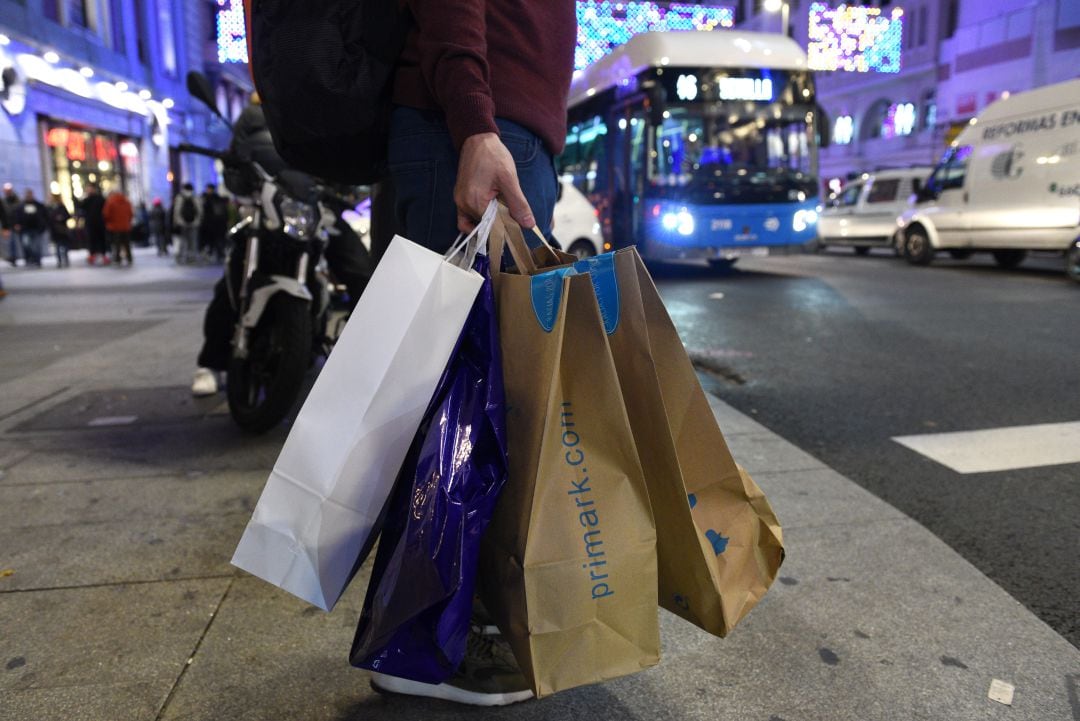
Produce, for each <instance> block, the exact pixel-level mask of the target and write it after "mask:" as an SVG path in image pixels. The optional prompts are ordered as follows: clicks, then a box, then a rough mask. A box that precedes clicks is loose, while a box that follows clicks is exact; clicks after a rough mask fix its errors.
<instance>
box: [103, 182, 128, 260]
mask: <svg viewBox="0 0 1080 721" xmlns="http://www.w3.org/2000/svg"><path fill="white" fill-rule="evenodd" d="M102 215H103V217H104V218H105V230H106V232H108V234H109V240H110V242H111V243H112V249H113V250H112V254H113V262H114V263H116V265H117V266H120V265H122V264H123V261H124V258H125V257H126V258H127V264H128V265H129V266H132V265H134V264H135V259H134V258H133V257H132V255H131V221H132V219H133V218H134V217H135V210H134V209H133V208H132V207H131V201H130V200H128V199H127V196H126V195H124V194H123V193H122V192H120V191H119V190H114V191H113V192H111V193H109V199H108V200H106V201H105V208H104V210H103V213H102Z"/></svg>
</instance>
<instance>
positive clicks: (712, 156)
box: [648, 106, 817, 203]
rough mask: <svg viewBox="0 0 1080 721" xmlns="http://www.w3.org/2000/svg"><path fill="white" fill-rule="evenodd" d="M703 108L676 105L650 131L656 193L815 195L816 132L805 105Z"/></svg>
mask: <svg viewBox="0 0 1080 721" xmlns="http://www.w3.org/2000/svg"><path fill="white" fill-rule="evenodd" d="M705 110H706V108H705V107H699V108H694V107H671V108H669V109H668V110H667V111H666V112H665V113H664V119H663V121H662V123H661V124H660V125H658V126H656V127H654V128H653V129H652V130H653V132H652V133H651V136H652V137H651V146H652V147H651V148H650V150H649V172H648V179H649V183H650V185H651V186H652V187H653V189H654V191H658V192H660V193H661V194H664V191H665V190H673V189H676V188H679V189H684V190H685V191H689V192H690V193H692V194H695V195H696V194H699V193H700V194H706V195H707V196H708V197H710V198H712V199H713V200H721V201H728V202H741V203H747V202H750V203H753V202H762V203H763V202H783V201H801V200H805V199H806V198H808V197H813V196H815V195H816V194H817V184H816V182H815V181H814V179H813V167H812V153H811V147H812V137H813V136H812V134H813V132H814V129H813V126H812V122H809V119H808V117H807V110H806V109H805V108H800V107H798V106H789V107H787V108H784V109H773V108H765V107H757V108H755V110H754V112H752V113H743V114H736V113H729V114H724V113H706V112H705ZM810 119H812V116H810Z"/></svg>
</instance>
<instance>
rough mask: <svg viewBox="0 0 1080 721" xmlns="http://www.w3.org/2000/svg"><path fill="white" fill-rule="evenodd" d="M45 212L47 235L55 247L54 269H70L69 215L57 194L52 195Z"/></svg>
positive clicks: (62, 200)
mask: <svg viewBox="0 0 1080 721" xmlns="http://www.w3.org/2000/svg"><path fill="white" fill-rule="evenodd" d="M47 210H48V219H49V223H48V224H49V235H50V236H51V237H52V242H53V245H54V246H56V267H57V268H70V267H71V261H70V260H68V249H69V248H70V247H71V228H69V227H68V221H70V220H71V213H70V212H68V209H67V206H66V205H64V199H63V198H62V197H60V194H59V193H53V194H52V198H51V199H50V201H49V205H48V208H47Z"/></svg>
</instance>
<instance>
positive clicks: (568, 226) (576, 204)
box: [551, 179, 604, 258]
mask: <svg viewBox="0 0 1080 721" xmlns="http://www.w3.org/2000/svg"><path fill="white" fill-rule="evenodd" d="M553 220H554V223H553V225H552V228H551V234H552V235H553V236H555V240H556V241H558V243H559V246H560V247H562V249H563V250H565V251H566V252H567V253H572V254H573V255H576V256H577V257H579V258H588V257H590V256H594V255H599V254H600V253H603V252H604V236H603V235H602V234H601V232H600V220H599V218H598V217H597V214H596V208H594V207H593V204H592V203H590V202H589V199H588V198H586V197H585V195H584V194H583V193H582V192H581V191H580V190H578V189H577V188H576V187H575V186H574V184H573V183H571V182H570V181H569V180H563V179H560V180H559V199H558V201H557V202H556V203H555V217H554V219H553Z"/></svg>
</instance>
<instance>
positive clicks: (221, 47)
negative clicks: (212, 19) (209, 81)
mask: <svg viewBox="0 0 1080 721" xmlns="http://www.w3.org/2000/svg"><path fill="white" fill-rule="evenodd" d="M217 6H218V9H217V48H218V62H219V63H246V62H247V61H248V47H247V28H246V27H245V25H244V4H243V3H242V2H240V0H235V1H234V0H217Z"/></svg>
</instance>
